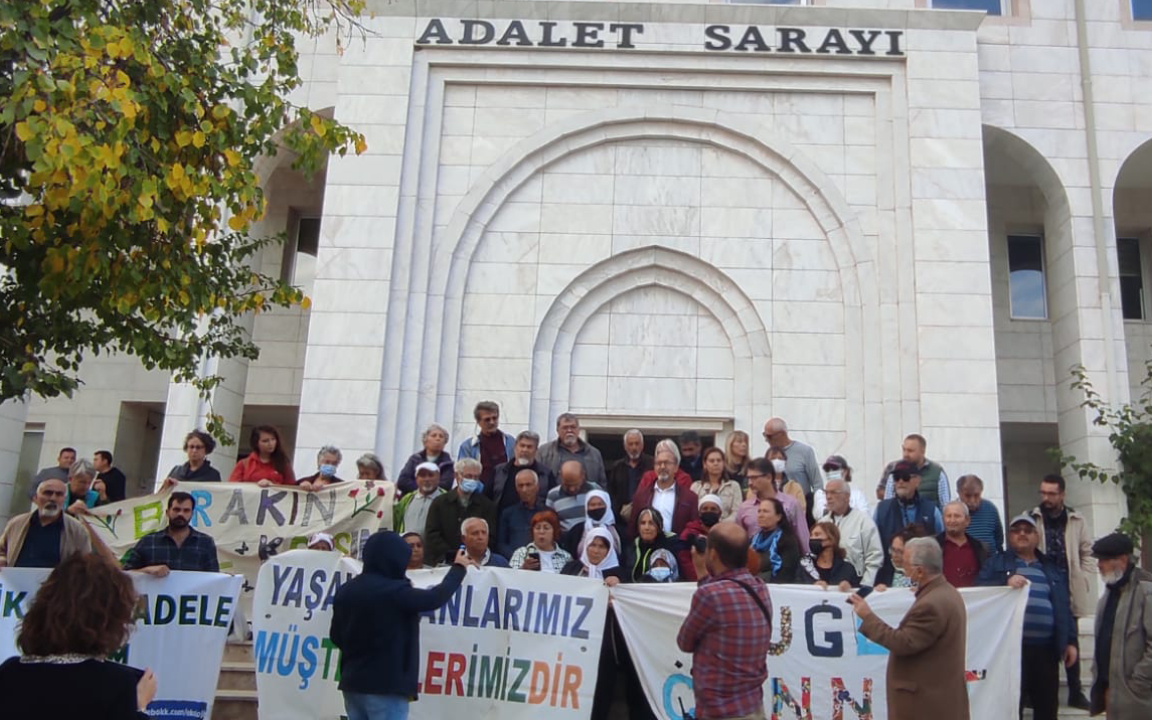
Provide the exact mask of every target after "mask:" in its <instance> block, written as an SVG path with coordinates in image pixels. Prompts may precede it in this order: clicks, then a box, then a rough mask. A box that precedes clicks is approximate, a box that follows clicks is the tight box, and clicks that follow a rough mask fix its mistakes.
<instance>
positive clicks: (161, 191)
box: [0, 0, 365, 431]
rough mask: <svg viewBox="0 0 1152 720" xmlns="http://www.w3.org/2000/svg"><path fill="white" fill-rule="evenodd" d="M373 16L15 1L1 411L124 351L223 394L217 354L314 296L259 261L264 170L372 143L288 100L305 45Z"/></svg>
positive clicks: (0, 17)
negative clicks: (94, 358) (245, 324)
mask: <svg viewBox="0 0 1152 720" xmlns="http://www.w3.org/2000/svg"><path fill="white" fill-rule="evenodd" d="M362 4H363V0H147V1H146V2H143V1H140V0H20V1H18V2H4V3H0V198H2V199H3V200H4V202H3V203H2V204H0V265H2V266H3V267H2V268H0V270H2V271H3V274H2V276H0V328H3V330H2V331H0V400H7V399H10V398H20V397H26V396H27V395H29V394H36V395H40V396H46V397H51V396H55V395H59V394H61V393H65V394H71V392H72V391H73V390H74V389H75V388H76V387H77V385H78V383H79V379H78V377H77V371H78V369H79V364H80V361H81V359H82V357H84V356H85V355H86V354H89V353H95V354H99V353H100V352H108V351H118V352H124V353H130V354H132V355H135V356H137V357H138V358H139V359H140V360H141V361H142V362H143V364H144V365H145V367H147V368H149V369H152V368H160V369H162V370H168V371H171V372H172V373H173V374H174V377H175V378H176V379H177V380H179V381H190V382H194V383H196V384H197V386H198V387H199V388H200V390H201V392H202V393H205V394H209V393H210V391H211V389H212V388H213V387H214V386H215V385H217V384H218V383H219V382H220V380H221V379H220V378H218V377H216V378H199V379H198V378H197V377H196V371H197V368H198V366H199V364H200V360H201V358H202V357H204V356H205V355H212V356H217V357H222V358H227V357H247V358H255V357H256V355H257V352H258V351H257V348H256V346H255V345H254V344H253V343H252V342H251V338H250V337H248V336H247V334H246V333H245V332H244V331H243V329H242V326H241V325H240V324H238V323H237V320H238V319H239V318H240V317H241V316H243V315H245V314H246V313H258V312H260V311H261V310H264V309H267V308H269V307H271V306H288V305H293V304H306V303H307V299H306V298H304V297H303V295H302V294H301V293H300V292H299V291H298V290H297V289H294V288H292V287H289V286H287V285H285V284H283V283H282V282H281V281H280V280H279V279H278V278H273V277H268V276H265V275H261V274H259V273H256V272H253V271H252V269H251V267H250V266H251V265H252V263H251V260H252V259H253V257H254V255H255V253H257V252H258V251H259V250H260V249H261V248H262V247H263V246H264V245H265V244H267V243H268V242H270V241H272V240H274V239H275V238H269V237H252V236H251V235H250V234H249V228H250V226H251V225H252V223H253V222H254V221H256V220H258V219H259V218H261V217H262V214H263V211H264V198H263V195H262V192H261V188H260V186H259V181H258V178H257V174H256V170H255V167H256V162H257V161H258V160H259V159H260V158H262V157H267V156H270V155H274V154H275V153H277V152H278V150H280V149H281V148H284V149H286V150H287V151H290V152H291V153H293V154H294V156H295V160H294V167H295V168H297V169H299V170H301V171H302V172H305V173H310V172H312V171H314V170H315V169H317V168H319V167H320V166H321V165H322V164H323V162H324V160H325V159H326V157H327V155H328V154H329V153H338V154H340V155H344V154H345V153H346V152H348V151H349V150H354V151H355V152H357V153H359V152H363V150H364V149H365V144H364V139H363V137H362V136H361V135H359V134H357V133H355V132H353V131H352V130H350V129H349V128H346V127H344V126H342V125H340V124H339V123H337V122H334V121H333V120H331V119H328V118H325V117H322V116H320V115H317V114H315V113H313V112H311V111H310V110H309V109H307V108H304V107H300V106H298V105H295V104H293V103H292V102H290V101H289V99H288V97H289V95H290V93H291V92H292V91H293V90H294V89H296V88H297V87H299V86H300V84H301V78H300V73H299V69H298V66H297V60H298V51H297V49H296V42H297V41H298V39H300V38H312V37H321V36H324V37H327V38H334V40H333V42H335V43H336V44H337V50H339V46H340V45H341V44H342V43H343V42H346V41H347V40H348V39H349V38H350V37H351V36H352V35H353V33H358V32H362V29H361V28H360V26H359V24H358V23H357V21H356V16H357V14H358V13H359V12H360V10H361V9H362V7H361V6H362ZM213 424H214V425H215V429H216V430H217V431H219V430H220V423H219V418H215V423H211V422H210V426H212V425H213Z"/></svg>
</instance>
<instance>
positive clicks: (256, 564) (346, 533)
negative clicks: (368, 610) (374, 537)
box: [87, 481, 395, 602]
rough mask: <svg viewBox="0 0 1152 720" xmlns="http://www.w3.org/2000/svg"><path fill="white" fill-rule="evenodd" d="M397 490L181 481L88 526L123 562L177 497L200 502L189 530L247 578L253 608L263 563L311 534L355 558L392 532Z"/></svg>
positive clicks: (100, 512)
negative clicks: (380, 532)
mask: <svg viewBox="0 0 1152 720" xmlns="http://www.w3.org/2000/svg"><path fill="white" fill-rule="evenodd" d="M394 487H395V486H394V485H393V484H392V483H390V482H384V483H381V482H377V483H368V482H358V481H357V482H344V483H339V484H337V485H332V486H329V487H326V488H324V489H321V490H317V491H315V492H308V491H305V490H299V489H297V488H295V487H287V486H279V485H274V486H271V487H266V488H262V487H259V486H257V485H256V484H255V483H197V482H182V483H180V484H179V485H177V486H175V487H174V488H165V489H164V490H162V491H161V492H158V493H156V494H154V495H146V496H143V497H138V498H129V499H128V500H123V501H121V502H117V503H111V504H109V505H102V506H100V507H96V508H92V509H90V510H89V515H88V516H87V518H88V522H89V524H90V525H91V526H92V528H93V529H95V530H96V534H97V535H99V536H100V539H101V540H103V541H104V542H105V544H107V545H108V546H109V547H110V548H112V552H113V553H115V554H116V555H117V556H118V557H122V556H123V555H124V553H125V552H127V551H128V550H129V549H130V548H131V547H132V546H133V545H135V544H136V541H138V540H139V539H140V538H142V537H144V536H145V535H147V534H148V533H152V532H156V531H157V530H162V529H164V528H165V527H167V525H168V520H167V516H166V515H165V509H166V508H167V506H168V496H169V495H170V494H171V493H172V492H173V491H174V490H178V491H183V492H187V493H191V495H192V497H194V498H195V499H196V510H195V512H194V513H193V515H192V523H191V525H192V527H193V528H195V529H197V530H199V531H200V532H203V533H207V534H208V535H211V536H212V539H213V540H215V541H216V551H217V554H218V555H219V556H220V569H221V570H222V571H224V572H232V573H239V574H241V575H243V576H244V580H245V582H244V585H243V591H244V598H245V601H246V602H247V601H248V598H250V597H251V595H250V593H251V590H252V588H253V587H254V585H255V583H256V575H257V573H258V572H259V571H260V563H261V562H262V561H263V560H266V559H268V558H270V557H273V556H275V555H276V554H277V553H281V552H286V551H288V550H292V549H294V548H298V547H304V546H306V545H307V543H308V537H309V536H310V535H312V534H313V533H317V532H326V533H328V534H330V535H332V537H333V540H334V542H335V544H336V549H337V550H340V551H341V552H346V553H349V554H351V555H353V556H357V555H359V554H360V548H361V546H362V545H363V544H364V542H365V541H366V540H367V539H368V536H369V535H371V534H372V533H373V532H375V531H376V530H377V529H378V528H381V527H384V528H391V527H392V499H393V493H394Z"/></svg>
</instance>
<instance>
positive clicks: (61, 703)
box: [0, 478, 156, 720]
mask: <svg viewBox="0 0 1152 720" xmlns="http://www.w3.org/2000/svg"><path fill="white" fill-rule="evenodd" d="M54 482H60V480H59V478H56V479H55V480H54ZM61 495H63V490H61ZM136 600H137V596H136V590H135V588H133V587H132V580H131V579H129V577H128V576H127V575H125V574H124V573H122V572H120V570H119V568H117V567H116V566H115V565H113V564H111V563H109V562H108V561H107V560H105V559H103V558H99V557H93V556H92V555H87V554H75V555H70V556H69V557H67V558H65V559H64V560H63V561H62V562H61V563H60V564H59V566H57V567H56V569H55V570H53V571H52V573H51V574H50V575H49V576H48V579H47V580H45V581H44V584H43V585H41V586H40V589H39V590H38V591H37V592H36V596H35V598H33V599H32V604H31V607H29V608H28V610H27V612H26V613H25V614H24V619H23V620H22V621H21V623H20V625H19V630H18V631H17V636H16V645H17V647H18V648H19V650H20V653H21V655H22V657H11V658H8V660H6V661H5V662H4V663H3V664H2V665H0V697H2V698H4V701H3V702H4V717H5V718H45V720H47V719H50V718H108V719H109V720H128V718H132V719H133V720H146V719H147V718H148V717H149V716H148V714H147V713H146V712H145V710H146V709H147V707H148V704H149V703H150V702H152V699H153V698H154V697H155V696H156V676H155V675H154V674H153V673H152V671H151V670H144V671H143V672H141V671H140V670H137V669H135V668H133V667H130V666H128V665H125V664H121V663H119V662H112V661H110V660H107V659H106V658H108V657H109V656H111V655H113V654H114V653H116V652H117V651H119V650H120V649H121V648H122V647H124V645H125V643H126V642H127V641H128V632H129V630H130V628H132V627H133V625H134V622H135V617H134V614H135V611H136Z"/></svg>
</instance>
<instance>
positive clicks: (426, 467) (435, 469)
mask: <svg viewBox="0 0 1152 720" xmlns="http://www.w3.org/2000/svg"><path fill="white" fill-rule="evenodd" d="M421 472H430V473H435V474H437V475H439V474H440V466H439V465H437V464H436V463H432V462H422V463H420V464H419V465H417V466H416V474H417V475H419V474H420V473H421Z"/></svg>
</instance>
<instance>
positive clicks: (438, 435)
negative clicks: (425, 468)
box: [396, 423, 457, 493]
mask: <svg viewBox="0 0 1152 720" xmlns="http://www.w3.org/2000/svg"><path fill="white" fill-rule="evenodd" d="M420 442H421V443H422V444H423V445H424V447H423V448H421V449H420V451H419V452H416V453H413V454H412V455H411V456H410V457H409V458H408V461H407V462H405V463H404V467H403V469H401V470H400V474H399V475H397V476H396V487H397V489H398V490H399V491H400V492H401V493H410V492H412V491H413V490H415V489H416V466H417V465H422V464H424V463H432V464H433V465H435V466H436V467H437V468H439V469H440V487H442V488H444V489H445V490H450V489H451V488H452V481H453V480H455V479H456V472H457V471H456V465H455V463H454V462H453V460H452V456H451V455H449V454H448V453H446V452H445V451H444V446H446V445H447V444H448V431H447V430H446V429H444V426H443V425H438V424H436V423H432V424H431V425H429V426H428V427H427V428H425V429H424V433H423V434H422V435H421V436H420Z"/></svg>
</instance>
